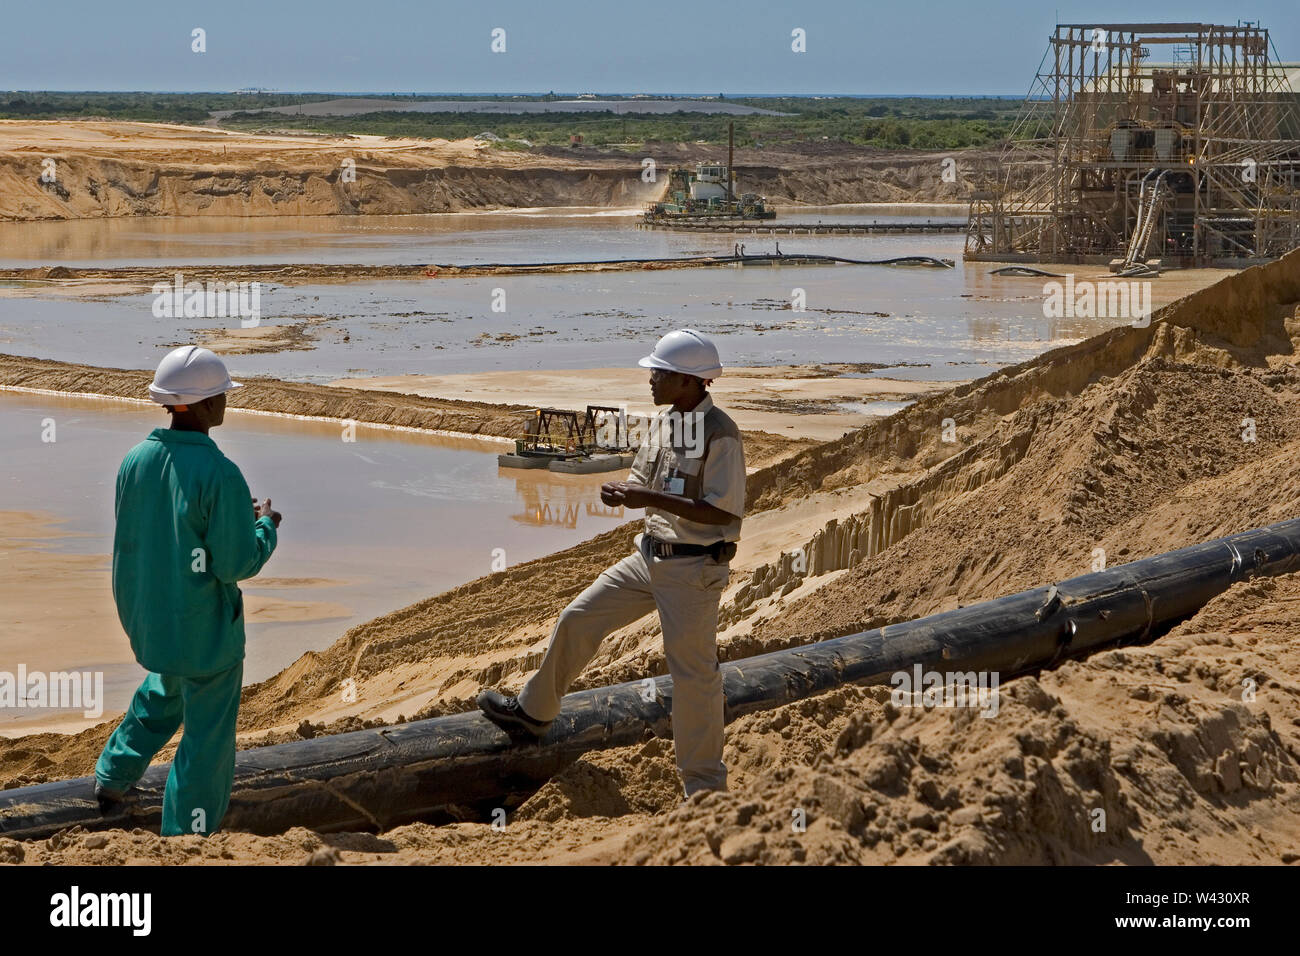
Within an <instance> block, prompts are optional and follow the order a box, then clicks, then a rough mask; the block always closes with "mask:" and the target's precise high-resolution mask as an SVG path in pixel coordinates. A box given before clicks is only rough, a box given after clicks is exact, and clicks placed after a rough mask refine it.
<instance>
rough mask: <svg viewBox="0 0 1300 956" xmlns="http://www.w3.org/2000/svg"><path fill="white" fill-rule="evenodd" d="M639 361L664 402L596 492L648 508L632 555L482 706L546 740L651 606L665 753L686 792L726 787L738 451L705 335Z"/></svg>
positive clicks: (675, 340)
mask: <svg viewBox="0 0 1300 956" xmlns="http://www.w3.org/2000/svg"><path fill="white" fill-rule="evenodd" d="M638 364H639V365H641V366H642V367H644V368H648V369H650V391H651V395H652V397H653V399H654V403H655V404H656V405H670V406H671V408H669V409H667V410H665V411H662V412H660V413H659V414H658V415H656V416H655V418H654V420H653V421H652V422H651V424H650V428H649V432H648V434H647V436H646V438H645V440H644V441H643V442H642V443H641V445H640V448H639V449H638V450H637V454H636V458H635V460H634V462H633V464H632V472H631V474H630V475H629V476H628V480H627V481H615V482H609V483H608V484H606V485H603V486H602V487H601V492H600V496H601V500H602V501H604V502H605V504H607V505H612V506H618V505H623V506H625V507H628V508H644V509H645V510H646V515H645V530H644V531H643V532H642V533H641V534H638V535H637V537H636V542H635V543H636V550H635V551H633V553H632V554H630V555H628V556H627V557H626V558H624V559H623V560H622V561H620V562H618V563H617V564H615V565H614V566H613V567H611V568H607V569H606V570H605V571H603V572H602V573H601V574H600V576H599V577H597V578H596V580H595V582H594V583H592V585H591V586H590V587H589V588H587V590H585V591H583V592H582V594H580V595H578V597H577V598H575V599H574V601H573V602H572V603H571V604H570V605H569V606H568V607H566V608H565V609H564V610H563V611H562V612H561V613H560V617H559V620H558V621H556V623H555V629H554V631H552V633H551V643H550V646H549V647H548V648H547V650H546V656H545V657H544V658H543V659H542V665H541V667H540V669H539V670H538V671H537V673H536V674H534V675H533V676H532V677H531V678H529V680H528V682H527V683H526V684H525V685H524V687H523V690H521V691H520V692H519V696H518V697H507V696H505V695H503V694H501V693H499V692H497V691H495V690H484V691H483V692H482V693H481V694H479V697H478V705H479V708H480V709H481V710H482V711H483V713H484V714H486V715H487V717H488V718H489V719H490V720H492V721H493V722H494V723H496V724H497V725H498V726H500V727H501V728H502V729H503V730H505V731H506V732H507V733H509V734H510V735H511V736H512V737H521V736H522V737H523V738H524V739H533V738H537V739H540V738H542V737H544V736H545V735H546V732H547V729H548V728H549V727H550V725H551V722H552V721H553V720H554V719H555V718H556V716H557V715H558V714H559V713H560V699H561V698H562V697H563V696H564V694H565V692H566V691H567V690H568V689H569V686H570V685H571V684H572V683H573V681H574V680H575V679H576V678H577V677H578V675H579V674H580V673H581V672H582V669H583V668H584V667H585V666H586V665H587V662H588V661H590V660H591V658H592V656H593V655H594V654H595V653H596V649H597V648H598V647H599V646H600V642H601V641H603V640H604V639H605V637H606V636H608V635H609V634H610V633H611V632H613V631H615V630H617V629H618V628H620V627H623V626H624V625H627V624H631V623H632V622H633V621H635V620H637V619H638V618H640V617H642V616H644V615H646V614H648V613H649V612H650V611H652V610H657V611H658V612H659V623H660V626H661V628H662V631H663V639H664V654H665V656H666V657H667V659H668V673H669V674H671V675H672V678H673V690H672V722H673V748H674V750H675V751H676V755H677V768H678V770H679V772H680V773H681V776H682V783H683V786H684V789H685V791H686V795H687V796H688V797H689V796H690V795H691V794H693V793H695V792H696V791H699V790H725V789H726V788H727V768H726V766H725V765H724V764H723V762H722V726H723V697H722V675H721V673H720V672H719V669H718V651H717V646H716V643H715V641H716V638H717V627H718V601H719V599H720V598H721V596H722V591H723V589H724V588H725V587H726V585H727V578H728V574H729V570H730V568H729V562H730V561H731V558H732V557H733V556H734V555H735V553H736V544H735V542H736V541H737V540H739V538H740V523H741V517H742V515H743V514H744V510H745V452H744V447H743V445H742V443H741V438H740V430H739V429H738V428H737V427H736V423H735V422H733V421H732V420H731V418H730V417H729V416H728V415H727V414H726V413H725V412H723V411H722V410H721V409H719V408H718V407H716V406H715V405H714V404H713V398H712V396H710V395H709V392H708V387H709V384H710V383H711V382H712V381H713V379H715V378H716V377H717V376H718V375H720V374H721V372H722V363H721V362H720V361H719V359H718V350H717V349H716V348H715V347H714V346H713V343H712V342H710V341H709V340H708V339H706V338H705V337H704V336H703V335H701V334H700V333H699V332H696V331H695V330H693V329H679V330H678V331H675V332H669V333H668V334H667V335H665V336H664V337H663V338H661V339H660V340H659V342H658V343H657V344H656V345H655V348H654V351H653V352H652V353H651V354H650V355H648V356H646V357H645V358H643V359H641V360H640V362H639V363H638Z"/></svg>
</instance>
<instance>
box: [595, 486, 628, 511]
mask: <svg viewBox="0 0 1300 956" xmlns="http://www.w3.org/2000/svg"><path fill="white" fill-rule="evenodd" d="M625 484H627V482H624V481H607V482H605V483H604V484H603V485H601V486H600V500H601V501H603V502H604V503H605V504H607V505H609V506H610V507H611V508H617V507H619V506H620V505H622V504H625V502H624V501H623V485H625Z"/></svg>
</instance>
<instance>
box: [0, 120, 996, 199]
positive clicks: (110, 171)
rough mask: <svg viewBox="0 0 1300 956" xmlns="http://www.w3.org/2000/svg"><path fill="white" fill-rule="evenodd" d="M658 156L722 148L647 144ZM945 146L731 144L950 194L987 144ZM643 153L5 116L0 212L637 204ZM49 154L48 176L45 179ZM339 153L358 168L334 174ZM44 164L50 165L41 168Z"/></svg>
mask: <svg viewBox="0 0 1300 956" xmlns="http://www.w3.org/2000/svg"><path fill="white" fill-rule="evenodd" d="M646 150H647V152H648V153H649V154H650V155H651V156H652V157H656V158H657V159H658V160H659V162H660V164H661V165H663V166H665V167H666V166H670V165H672V164H674V163H693V162H695V161H697V160H702V159H706V158H707V159H714V160H716V159H718V158H719V157H720V156H721V155H722V153H725V150H719V149H717V148H701V147H689V146H687V147H683V146H677V145H667V144H647V147H646ZM946 155H947V154H939V153H934V154H930V153H923V152H905V151H900V152H891V151H882V150H869V149H856V148H841V149H828V148H819V147H817V146H815V145H811V144H810V145H809V146H807V147H801V148H800V149H798V150H797V151H796V150H795V149H790V148H788V149H764V150H740V151H738V154H737V159H736V167H737V170H738V171H739V174H740V176H741V178H742V181H744V182H745V183H746V184H747V186H746V188H748V189H752V190H755V191H758V192H761V193H765V194H767V195H768V196H769V198H771V199H772V200H773V201H774V202H798V203H813V204H824V203H844V202H900V201H922V200H928V201H944V200H946V201H957V200H960V199H962V198H963V197H964V195H965V192H966V178H967V176H968V175H973V174H974V173H975V171H976V169H977V168H979V167H981V166H982V165H983V164H986V163H987V162H988V161H989V158H990V155H991V154H985V153H975V152H972V153H970V154H968V155H967V156H963V161H962V163H961V164H959V181H958V182H955V183H945V182H943V180H942V177H941V175H940V174H941V166H940V163H941V161H942V159H944V158H945V157H946ZM642 158H643V155H642V154H640V153H636V154H632V153H629V154H609V153H600V152H597V151H595V150H563V149H545V150H534V151H530V152H515V151H507V150H497V149H490V148H484V147H483V146H482V144H479V143H476V142H475V141H474V140H468V139H467V140H455V141H448V140H413V139H402V138H392V139H389V138H385V137H379V136H314V135H294V136H282V135H273V134H247V133H234V132H228V131H224V130H217V129H213V128H210V127H188V126H174V125H167V124H155V123H125V122H108V121H70V120H47V121H37V120H0V220H3V219H13V220H31V219H80V218H93V217H99V216H192V215H235V216H272V215H355V214H403V213H424V212H455V211H461V210H467V209H488V208H506V207H515V208H526V207H537V206H574V205H602V206H635V205H639V204H640V203H642V202H644V201H647V200H651V199H656V198H658V196H659V194H660V193H661V192H662V190H663V188H664V184H665V182H666V177H662V176H661V177H659V179H658V181H657V182H655V183H645V182H643V181H642V179H641V171H642V166H641V160H642ZM47 159H52V160H54V164H55V165H54V170H55V175H54V181H52V182H46V181H43V180H42V173H43V171H44V170H45V169H46V166H45V165H44V161H45V160H47ZM345 162H351V163H352V164H353V167H354V168H355V181H351V182H350V181H348V180H347V178H346V177H345V176H344V175H343V170H344V168H345ZM47 178H48V177H47Z"/></svg>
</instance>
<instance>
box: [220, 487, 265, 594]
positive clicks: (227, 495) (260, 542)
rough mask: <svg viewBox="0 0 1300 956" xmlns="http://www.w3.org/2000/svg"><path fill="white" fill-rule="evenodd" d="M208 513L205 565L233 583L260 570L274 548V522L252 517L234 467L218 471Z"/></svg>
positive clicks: (246, 497)
mask: <svg viewBox="0 0 1300 956" xmlns="http://www.w3.org/2000/svg"><path fill="white" fill-rule="evenodd" d="M215 494H216V498H215V500H214V501H213V503H212V511H211V513H210V514H209V516H208V532H207V535H206V536H205V538H204V540H205V543H206V544H207V546H208V567H209V569H210V570H211V571H212V573H213V574H214V575H216V577H217V580H219V581H223V582H225V583H226V584H234V583H235V582H237V581H243V580H244V579H245V578H251V577H254V576H256V575H257V573H258V572H259V571H261V570H262V566H263V565H264V564H266V562H267V559H269V558H270V557H271V552H273V551H274V550H275V542H276V533H275V522H274V521H272V520H271V518H270V517H268V516H263V517H261V518H258V519H257V520H256V521H254V520H253V509H252V506H251V505H250V504H249V502H250V501H251V500H252V496H251V495H250V494H249V492H248V483H247V482H246V481H244V477H243V475H241V474H239V472H238V471H234V470H232V471H230V472H227V473H226V474H224V475H222V477H221V480H220V482H219V483H218V486H217V489H216V492H215Z"/></svg>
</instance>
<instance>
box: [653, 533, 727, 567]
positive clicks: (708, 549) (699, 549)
mask: <svg viewBox="0 0 1300 956" xmlns="http://www.w3.org/2000/svg"><path fill="white" fill-rule="evenodd" d="M646 540H648V541H649V542H650V553H651V554H653V555H654V556H655V557H656V558H698V557H699V556H700V555H702V554H707V555H709V557H711V558H713V560H714V561H730V560H731V559H732V558H734V557H735V556H736V542H734V541H715V542H713V544H684V543H683V542H680V541H660V540H659V539H658V538H653V537H650V536H649V535H647V536H646Z"/></svg>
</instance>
